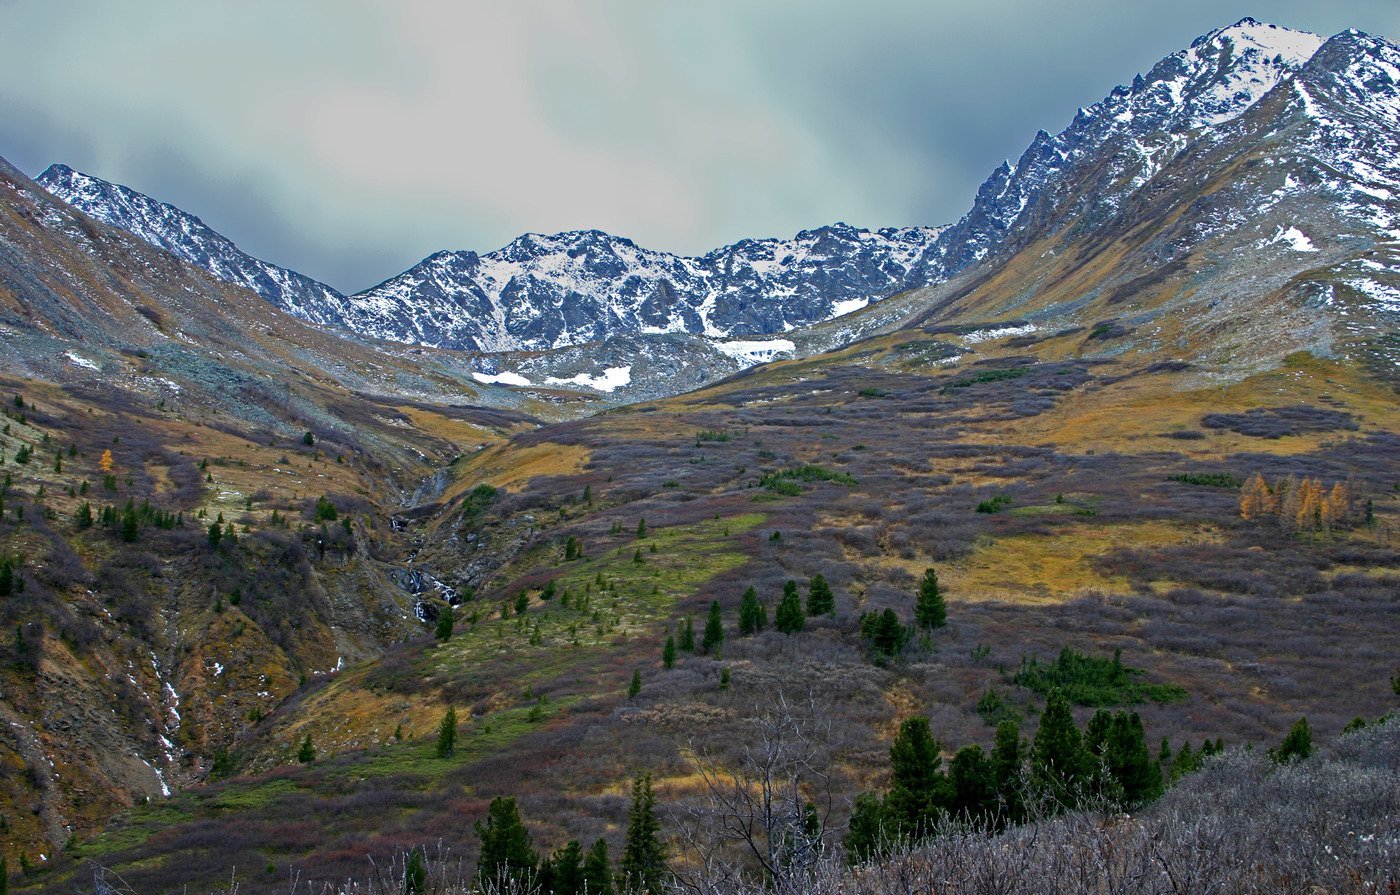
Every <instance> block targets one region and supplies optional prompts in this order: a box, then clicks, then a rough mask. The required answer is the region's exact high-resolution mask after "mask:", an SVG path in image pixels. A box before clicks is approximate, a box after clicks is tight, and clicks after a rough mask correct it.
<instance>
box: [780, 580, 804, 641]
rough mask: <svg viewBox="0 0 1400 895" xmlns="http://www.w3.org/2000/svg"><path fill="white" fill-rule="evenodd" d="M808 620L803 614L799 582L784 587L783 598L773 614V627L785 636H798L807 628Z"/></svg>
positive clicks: (792, 582)
mask: <svg viewBox="0 0 1400 895" xmlns="http://www.w3.org/2000/svg"><path fill="white" fill-rule="evenodd" d="M806 624H807V618H806V616H805V615H803V613H802V600H801V599H800V598H799V597H798V596H797V582H796V581H789V582H788V583H787V584H785V585H783V598H782V600H780V601H779V602H778V608H777V609H776V610H774V612H773V627H775V628H777V629H778V630H779V631H781V632H782V633H784V634H796V633H797V632H799V631H801V630H802V629H803V628H804V627H806Z"/></svg>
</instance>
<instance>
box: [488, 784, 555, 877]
mask: <svg viewBox="0 0 1400 895" xmlns="http://www.w3.org/2000/svg"><path fill="white" fill-rule="evenodd" d="M476 834H477V835H478V836H480V837H481V854H480V856H479V857H478V858H477V860H476V873H477V877H478V880H479V882H480V884H481V887H482V888H483V889H484V888H486V887H487V885H489V884H492V883H496V882H500V883H502V886H501V888H502V890H505V889H509V888H518V889H521V890H523V889H524V888H525V887H526V886H527V885H528V884H529V882H530V880H531V879H532V877H533V876H534V874H535V868H536V867H537V866H538V865H539V856H538V855H537V854H535V850H534V849H533V848H531V847H530V832H529V831H528V830H526V829H525V823H524V822H523V821H522V820H521V819H520V809H519V808H518V807H517V806H516V804H515V799H513V798H509V797H503V796H498V797H497V798H494V799H492V800H491V807H490V808H488V809H487V811H486V823H485V824H482V823H480V822H477V825H476Z"/></svg>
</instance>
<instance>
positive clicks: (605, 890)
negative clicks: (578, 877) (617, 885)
mask: <svg viewBox="0 0 1400 895" xmlns="http://www.w3.org/2000/svg"><path fill="white" fill-rule="evenodd" d="M583 885H584V889H585V891H587V892H588V895H613V874H612V862H611V861H610V860H609V859H608V841H607V840H606V839H603V838H602V837H599V838H598V841H597V842H595V843H593V845H592V846H591V847H590V848H589V849H588V855H587V856H586V857H584V859H583Z"/></svg>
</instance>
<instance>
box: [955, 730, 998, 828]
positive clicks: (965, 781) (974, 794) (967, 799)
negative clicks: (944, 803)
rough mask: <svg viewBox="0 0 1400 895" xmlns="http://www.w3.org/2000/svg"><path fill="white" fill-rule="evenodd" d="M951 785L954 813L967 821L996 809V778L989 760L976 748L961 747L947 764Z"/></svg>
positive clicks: (991, 812) (982, 816) (981, 816)
mask: <svg viewBox="0 0 1400 895" xmlns="http://www.w3.org/2000/svg"><path fill="white" fill-rule="evenodd" d="M948 778H949V780H950V781H952V785H953V812H954V813H955V814H957V815H958V816H960V817H965V818H967V819H969V820H977V819H980V818H984V817H989V816H991V815H993V814H994V813H995V811H996V806H997V785H996V774H995V772H994V770H993V767H992V760H991V759H990V758H988V757H987V756H986V755H985V754H983V752H982V747H981V746H978V745H976V744H973V745H971V746H964V747H962V748H961V749H959V750H958V754H957V755H954V756H953V760H952V761H951V762H950V763H949V764H948Z"/></svg>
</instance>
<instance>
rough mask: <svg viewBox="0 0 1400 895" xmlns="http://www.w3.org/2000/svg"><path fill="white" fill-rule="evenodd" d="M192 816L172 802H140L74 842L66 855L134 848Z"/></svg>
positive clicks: (93, 854) (79, 857) (97, 854)
mask: <svg viewBox="0 0 1400 895" xmlns="http://www.w3.org/2000/svg"><path fill="white" fill-rule="evenodd" d="M191 820H194V813H193V812H191V811H189V810H188V809H186V808H185V807H184V806H183V805H177V804H175V803H172V802H161V803H158V804H156V803H153V804H149V805H139V806H137V807H135V808H131V809H130V810H128V811H125V812H123V813H122V814H121V815H119V817H118V819H117V820H116V821H114V822H113V823H112V824H111V825H109V826H108V827H107V829H105V830H103V831H102V832H101V833H99V834H98V835H96V836H94V837H93V838H92V839H90V840H88V841H86V842H76V843H74V844H73V845H72V846H70V847H69V848H68V850H67V851H66V852H65V856H66V857H68V858H72V859H74V860H77V861H82V860H86V859H89V858H100V857H102V856H104V855H110V854H114V853H116V852H122V851H126V850H128V849H132V848H137V847H139V846H142V845H144V844H145V843H146V840H148V839H150V838H151V836H153V835H155V834H156V833H159V832H160V831H161V830H164V829H166V828H167V827H171V826H174V825H176V824H183V823H187V822H189V821H191Z"/></svg>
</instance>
